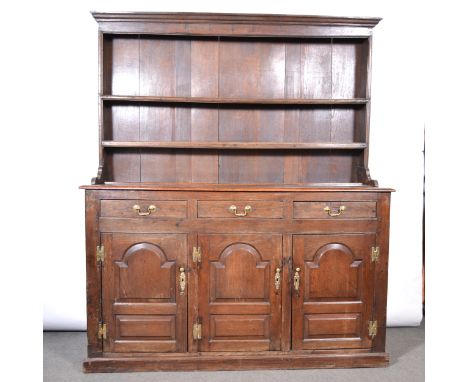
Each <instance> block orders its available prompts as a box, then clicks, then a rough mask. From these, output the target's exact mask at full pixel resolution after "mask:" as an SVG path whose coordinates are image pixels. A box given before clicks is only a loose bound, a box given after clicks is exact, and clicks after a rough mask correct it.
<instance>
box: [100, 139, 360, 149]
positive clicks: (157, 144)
mask: <svg viewBox="0 0 468 382" xmlns="http://www.w3.org/2000/svg"><path fill="white" fill-rule="evenodd" d="M102 146H103V147H114V148H161V149H230V150H233V149H235V150H247V149H257V150H275V149H285V150H307V149H309V150H362V149H365V148H366V147H367V144H366V143H312V142H311V143H297V142H295V143H293V142H289V143H288V142H187V141H175V142H174V141H145V142H143V141H136V142H135V141H103V142H102Z"/></svg>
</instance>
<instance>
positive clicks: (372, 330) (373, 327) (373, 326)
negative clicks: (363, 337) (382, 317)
mask: <svg viewBox="0 0 468 382" xmlns="http://www.w3.org/2000/svg"><path fill="white" fill-rule="evenodd" d="M376 335H377V321H369V337H370V338H372V339H373V338H374V337H375V336H376Z"/></svg>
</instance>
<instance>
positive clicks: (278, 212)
mask: <svg viewBox="0 0 468 382" xmlns="http://www.w3.org/2000/svg"><path fill="white" fill-rule="evenodd" d="M198 217H199V218H263V219H282V218H283V217H284V211H283V203H282V202H276V201H271V202H270V201H249V200H241V201H240V200H231V201H229V200H226V201H224V200H223V201H211V200H209V201H208V200H206V201H204V200H200V201H198Z"/></svg>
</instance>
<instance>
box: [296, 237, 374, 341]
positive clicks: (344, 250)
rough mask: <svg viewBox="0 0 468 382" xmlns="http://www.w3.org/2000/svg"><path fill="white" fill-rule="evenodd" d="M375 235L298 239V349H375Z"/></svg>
mask: <svg viewBox="0 0 468 382" xmlns="http://www.w3.org/2000/svg"><path fill="white" fill-rule="evenodd" d="M374 245H375V235H374V234H339V235H295V236H293V269H292V276H293V280H292V281H293V283H292V284H293V285H292V348H293V349H295V350H300V349H337V348H340V349H346V348H370V347H371V345H372V340H371V338H370V337H369V335H368V325H369V321H370V320H372V306H373V291H374V277H373V271H372V268H373V267H372V263H371V251H372V247H373V246H374Z"/></svg>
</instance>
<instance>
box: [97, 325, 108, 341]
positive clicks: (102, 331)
mask: <svg viewBox="0 0 468 382" xmlns="http://www.w3.org/2000/svg"><path fill="white" fill-rule="evenodd" d="M98 338H99V339H104V340H105V339H106V338H107V324H104V323H99V328H98Z"/></svg>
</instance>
